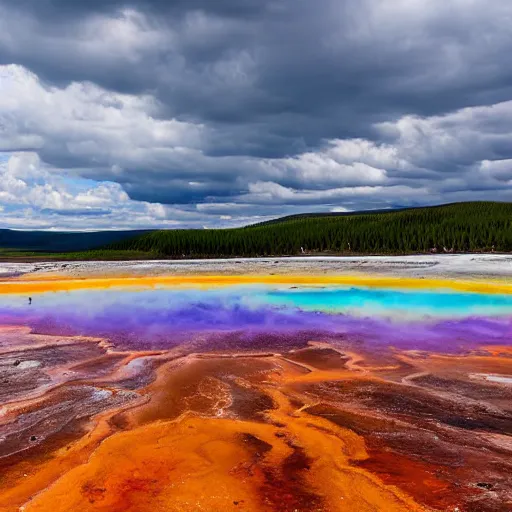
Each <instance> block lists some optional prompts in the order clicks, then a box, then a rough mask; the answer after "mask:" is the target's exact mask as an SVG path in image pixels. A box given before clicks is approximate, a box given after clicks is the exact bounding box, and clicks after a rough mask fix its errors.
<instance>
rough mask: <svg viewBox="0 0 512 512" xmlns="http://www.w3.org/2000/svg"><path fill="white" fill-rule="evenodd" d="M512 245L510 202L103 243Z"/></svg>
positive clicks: (231, 253) (246, 251)
mask: <svg viewBox="0 0 512 512" xmlns="http://www.w3.org/2000/svg"><path fill="white" fill-rule="evenodd" d="M434 247H435V248H436V249H437V250H438V251H439V252H444V248H446V250H448V251H450V250H453V251H455V252H462V251H464V252H466V251H469V252H481V251H491V250H495V251H499V252H509V251H512V203H497V202H467V203H454V204H448V205H441V206H434V207H425V208H410V209H401V210H386V211H378V212H355V213H348V214H347V213H341V214H331V213H329V214H302V215H294V216H291V217H284V218H281V219H276V220H273V221H269V222H264V223H260V224H256V225H253V226H248V227H244V228H235V229H211V230H161V231H151V232H148V233H144V234H142V235H139V236H136V237H133V238H127V239H123V240H121V241H118V242H114V243H110V244H108V246H107V247H106V248H105V249H107V250H112V251H142V252H144V253H148V254H153V255H159V256H161V257H166V258H209V257H236V256H248V257H250V256H278V255H283V256H285V255H297V254H302V253H303V251H304V253H306V254H318V253H333V254H408V253H422V252H428V251H430V250H431V249H433V248H434Z"/></svg>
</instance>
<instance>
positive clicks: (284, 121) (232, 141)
mask: <svg viewBox="0 0 512 512" xmlns="http://www.w3.org/2000/svg"><path fill="white" fill-rule="evenodd" d="M511 26H512V2H509V1H507V0H428V1H426V0H314V1H313V0H215V1H212V0H186V1H185V0H73V1H72V2H70V1H69V0H16V1H14V0H0V228H5V227H10V228H16V229H53V230H99V229H119V228H123V229H126V228H139V229H140V228H151V227H155V228H157V227H163V228H184V227H193V228H200V229H202V228H214V227H229V226H239V225H244V224H250V223H253V222H259V221H261V220H265V219H268V218H272V217H279V216H283V215H289V214H294V213H299V212H320V211H321V212H343V211H355V210H367V209H382V208H394V207H404V206H420V205H431V204H440V203H446V202H455V201H467V200H499V201H512V64H510V59H511V55H512V30H510V27H511Z"/></svg>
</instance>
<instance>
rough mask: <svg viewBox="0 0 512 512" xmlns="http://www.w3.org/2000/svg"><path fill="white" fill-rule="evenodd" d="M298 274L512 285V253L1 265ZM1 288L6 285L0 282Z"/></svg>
mask: <svg viewBox="0 0 512 512" xmlns="http://www.w3.org/2000/svg"><path fill="white" fill-rule="evenodd" d="M279 276H281V277H282V278H283V279H284V280H286V281H290V280H293V279H294V278H297V279H298V281H299V282H300V281H301V280H304V279H306V280H309V279H310V278H315V279H320V280H322V281H324V284H328V283H329V282H330V281H332V282H335V281H337V280H338V281H342V280H350V278H351V277H353V278H354V279H356V280H359V279H362V280H365V279H366V278H371V279H378V278H384V279H391V280H394V279H412V280H422V279H424V280H426V281H442V280H453V281H473V282H477V281H480V282H483V283H485V282H489V281H494V282H501V285H508V284H510V286H512V255H499V254H492V255H491V254H486V255H472V254H471V255H470V254H454V255H430V256H352V257H347V256H344V257H336V256H306V257H286V258H236V259H211V260H153V261H145V260H143V261H140V260H139V261H73V262H53V261H45V262H38V263H21V262H16V263H11V262H7V263H0V279H1V280H2V281H3V286H4V287H5V285H7V284H9V283H14V282H22V281H23V282H27V281H44V280H52V281H58V280H63V281H70V280H83V279H86V280H87V279H90V280H94V279H101V280H105V281H107V280H109V279H110V280H112V281H121V280H123V279H125V280H127V279H130V278H133V279H135V280H138V279H140V280H144V279H146V280H150V281H151V280H153V281H155V282H158V280H161V281H162V282H163V281H166V280H173V279H174V280H176V282H179V280H180V279H183V280H184V281H188V280H190V279H191V278H192V279H193V278H197V280H201V279H202V278H204V279H205V280H206V281H208V280H211V279H212V278H215V277H218V278H219V280H220V281H225V280H226V279H228V280H232V281H233V282H236V281H237V279H240V282H242V281H244V280H246V279H251V278H253V279H254V280H256V281H257V280H262V279H268V280H279ZM0 286H2V284H0Z"/></svg>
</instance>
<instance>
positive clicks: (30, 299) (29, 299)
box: [28, 297, 32, 306]
mask: <svg viewBox="0 0 512 512" xmlns="http://www.w3.org/2000/svg"><path fill="white" fill-rule="evenodd" d="M30 304H32V297H29V298H28V305H29V306H30Z"/></svg>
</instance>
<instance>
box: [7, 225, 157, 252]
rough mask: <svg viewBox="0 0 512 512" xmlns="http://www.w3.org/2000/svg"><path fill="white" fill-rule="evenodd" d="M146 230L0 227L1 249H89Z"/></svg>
mask: <svg viewBox="0 0 512 512" xmlns="http://www.w3.org/2000/svg"><path fill="white" fill-rule="evenodd" d="M146 232H147V231H144V230H138V231H96V232H66V231H60V232H59V231H16V230H13V229H0V249H12V250H16V251H30V252H50V253H61V252H69V251H88V250H90V249H94V248H96V247H100V246H104V245H107V244H111V243H114V242H118V241H120V240H123V239H125V238H133V237H136V236H140V235H143V234H144V233H146Z"/></svg>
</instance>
